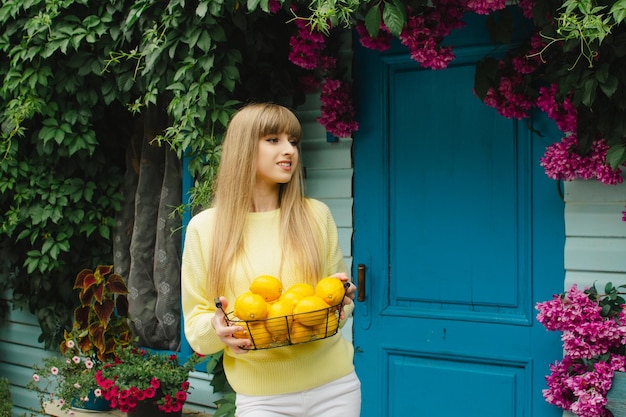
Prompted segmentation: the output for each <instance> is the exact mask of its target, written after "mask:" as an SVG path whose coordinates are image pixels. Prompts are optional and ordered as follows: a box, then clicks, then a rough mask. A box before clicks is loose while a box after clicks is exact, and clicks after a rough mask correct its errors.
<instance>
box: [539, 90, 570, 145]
mask: <svg viewBox="0 0 626 417" xmlns="http://www.w3.org/2000/svg"><path fill="white" fill-rule="evenodd" d="M558 91H559V86H558V85H557V84H552V85H550V86H549V87H541V88H540V89H539V97H538V98H537V106H538V107H539V108H540V109H541V110H542V111H543V112H544V113H545V114H546V115H547V116H548V117H549V118H550V119H552V120H554V121H555V122H556V125H557V127H558V128H559V129H560V130H561V131H562V132H566V133H573V132H576V128H577V126H578V111H577V110H576V107H575V106H574V104H572V98H571V94H570V95H569V96H567V97H565V99H564V100H563V102H562V103H558V102H557V101H556V94H557V92H558Z"/></svg>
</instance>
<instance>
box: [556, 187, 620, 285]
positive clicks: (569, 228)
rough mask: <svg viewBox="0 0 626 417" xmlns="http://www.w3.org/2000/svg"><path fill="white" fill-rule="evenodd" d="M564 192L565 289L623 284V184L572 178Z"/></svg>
mask: <svg viewBox="0 0 626 417" xmlns="http://www.w3.org/2000/svg"><path fill="white" fill-rule="evenodd" d="M564 191H565V193H564V196H565V235H566V239H565V250H564V266H565V270H566V274H565V283H564V288H565V289H567V288H569V287H570V286H571V285H572V284H574V283H576V284H578V286H579V287H580V288H584V287H587V286H590V285H593V283H594V282H596V283H597V287H598V289H599V290H601V289H602V288H603V286H604V284H605V283H606V282H608V281H610V282H612V283H613V284H615V285H623V284H626V222H624V221H622V211H624V210H626V208H625V207H624V206H625V205H626V183H622V184H618V185H614V186H613V185H604V184H601V183H598V182H597V181H573V182H567V183H565V184H564Z"/></svg>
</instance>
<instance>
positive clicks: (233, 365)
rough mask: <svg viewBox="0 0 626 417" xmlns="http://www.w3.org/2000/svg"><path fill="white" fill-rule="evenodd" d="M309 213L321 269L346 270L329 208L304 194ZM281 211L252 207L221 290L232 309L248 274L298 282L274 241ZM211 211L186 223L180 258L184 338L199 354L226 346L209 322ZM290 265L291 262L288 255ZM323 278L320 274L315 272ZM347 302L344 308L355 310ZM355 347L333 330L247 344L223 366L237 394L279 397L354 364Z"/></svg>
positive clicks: (285, 284) (285, 282) (244, 288)
mask: <svg viewBox="0 0 626 417" xmlns="http://www.w3.org/2000/svg"><path fill="white" fill-rule="evenodd" d="M307 201H308V202H309V205H310V207H311V209H312V210H311V211H312V213H313V215H314V217H315V220H316V222H317V223H318V224H319V226H320V228H319V229H320V232H321V233H322V240H323V242H325V246H326V259H325V262H324V265H325V266H324V268H325V270H324V275H323V276H329V275H332V274H334V273H336V272H347V271H346V269H347V268H346V265H345V262H344V260H343V255H342V253H341V249H340V247H339V244H338V239H337V226H336V224H335V221H334V219H333V217H332V214H331V213H330V210H329V209H328V207H327V206H326V205H325V204H324V203H322V202H320V201H317V200H313V199H308V200H307ZM279 215H280V209H278V210H273V211H268V212H259V213H249V214H248V218H247V220H246V226H245V232H244V233H245V237H244V241H245V251H244V252H245V253H246V255H247V256H246V257H245V258H246V259H242V260H241V261H240V262H239V263H238V265H236V267H235V273H234V274H233V275H234V277H236V279H232V277H231V278H230V279H229V280H228V282H227V284H226V291H225V292H226V293H225V294H223V295H224V296H225V297H226V299H227V300H228V302H229V309H232V305H233V303H234V300H235V298H236V296H237V295H239V294H241V293H243V292H245V291H248V286H249V285H250V283H251V282H252V280H253V279H254V278H255V277H256V276H258V275H262V274H268V275H274V276H277V277H280V278H281V280H282V282H283V287H284V288H288V287H289V286H291V285H293V284H295V283H297V282H302V279H300V278H299V277H298V276H297V268H296V267H295V266H294V265H291V266H289V265H288V266H287V267H283V270H282V272H281V271H280V269H279V268H280V261H281V259H280V258H281V254H280V250H278V248H280V242H279V217H280V216H279ZM214 221H215V218H214V210H213V209H208V210H205V211H203V212H201V213H199V214H198V215H196V216H194V217H193V218H192V219H191V221H190V222H189V224H188V226H187V231H186V236H185V245H184V251H183V260H182V277H181V279H182V307H183V316H184V326H185V336H186V337H187V340H188V341H189V343H190V345H191V347H192V348H193V349H194V350H195V351H196V352H198V353H201V354H206V355H208V354H212V353H216V352H219V351H220V350H222V349H224V347H225V345H224V344H223V343H222V341H221V340H220V339H219V337H217V335H216V334H215V331H214V330H213V327H212V326H211V318H212V317H213V314H214V312H215V303H214V297H212V296H209V294H207V291H206V270H207V259H208V257H207V248H208V247H209V242H210V239H209V237H210V234H211V229H212V223H213V222H214ZM285 262H287V263H288V260H285ZM320 278H322V277H320ZM352 306H353V305H352V304H351V305H349V306H347V307H348V308H346V313H347V314H348V313H349V312H351V311H352ZM353 356H354V349H353V346H352V344H351V343H350V342H348V341H347V340H346V339H345V338H344V337H343V336H342V335H341V332H338V333H337V334H336V335H334V336H332V337H329V338H326V339H322V340H318V341H314V342H309V343H303V344H297V345H292V346H284V347H278V348H272V349H262V350H250V351H249V352H248V353H245V354H233V353H232V352H231V351H230V349H226V350H225V352H224V371H225V373H226V376H227V378H228V382H229V383H230V384H231V386H232V387H233V389H234V390H235V392H238V393H241V394H246V395H278V394H286V393H290V392H299V391H304V390H307V389H311V388H314V387H317V386H320V385H322V384H325V383H327V382H330V381H333V380H335V379H337V378H340V377H342V376H345V375H347V374H349V373H350V372H352V371H353V370H354V365H353Z"/></svg>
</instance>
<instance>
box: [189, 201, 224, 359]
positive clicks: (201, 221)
mask: <svg viewBox="0 0 626 417" xmlns="http://www.w3.org/2000/svg"><path fill="white" fill-rule="evenodd" d="M207 217H208V215H207V213H206V212H203V213H200V214H199V215H198V216H196V217H194V218H192V219H191V221H190V222H189V224H188V225H187V231H186V234H185V245H184V249H183V256H182V265H181V300H182V310H183V321H184V329H185V337H186V338H187V340H188V341H189V344H190V346H191V348H192V349H193V350H194V351H195V352H197V353H200V354H204V355H210V354H213V353H216V352H218V351H220V350H222V349H223V348H224V344H223V343H222V341H221V340H220V339H219V337H218V336H217V334H216V333H215V331H214V330H213V326H212V325H211V319H212V318H213V315H214V314H215V309H216V307H215V302H214V300H213V298H211V297H210V296H209V294H208V291H207V285H206V279H207V259H206V255H207V245H208V237H207V236H208V235H209V233H208V230H207V228H208V227H210V226H209V224H210V222H209V221H208V219H207Z"/></svg>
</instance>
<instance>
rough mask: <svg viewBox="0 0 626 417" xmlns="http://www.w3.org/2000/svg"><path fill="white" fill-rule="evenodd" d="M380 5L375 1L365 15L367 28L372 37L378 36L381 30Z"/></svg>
mask: <svg viewBox="0 0 626 417" xmlns="http://www.w3.org/2000/svg"><path fill="white" fill-rule="evenodd" d="M380 17H381V16H380V7H378V3H375V4H374V5H373V6H372V7H371V8H370V9H369V10H368V11H367V14H366V15H365V28H366V29H367V33H369V34H370V36H371V37H372V38H375V37H377V36H378V33H379V32H380Z"/></svg>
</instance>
